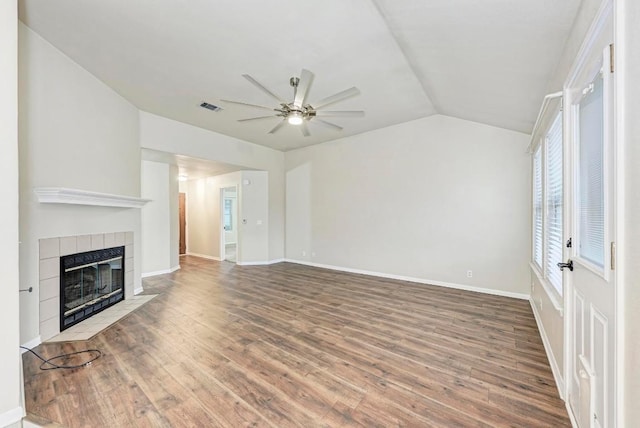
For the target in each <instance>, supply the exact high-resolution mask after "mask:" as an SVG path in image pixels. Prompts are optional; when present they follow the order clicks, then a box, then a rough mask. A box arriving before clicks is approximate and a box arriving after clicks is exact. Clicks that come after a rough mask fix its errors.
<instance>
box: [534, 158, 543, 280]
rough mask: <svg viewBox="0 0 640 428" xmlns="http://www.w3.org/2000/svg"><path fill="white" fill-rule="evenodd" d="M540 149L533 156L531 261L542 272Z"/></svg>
mask: <svg viewBox="0 0 640 428" xmlns="http://www.w3.org/2000/svg"><path fill="white" fill-rule="evenodd" d="M542 213H543V211H542V147H541V146H538V148H537V149H536V151H535V153H534V154H533V261H534V262H535V264H536V265H538V267H539V268H540V270H542V248H543V247H542Z"/></svg>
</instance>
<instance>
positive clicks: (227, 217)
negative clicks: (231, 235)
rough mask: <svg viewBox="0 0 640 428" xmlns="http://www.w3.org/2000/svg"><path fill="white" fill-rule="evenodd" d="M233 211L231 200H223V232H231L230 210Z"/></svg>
mask: <svg viewBox="0 0 640 428" xmlns="http://www.w3.org/2000/svg"><path fill="white" fill-rule="evenodd" d="M232 209H233V200H231V199H225V200H224V230H226V231H227V232H230V231H232V230H233V220H232V216H233V215H232V213H231V210H232Z"/></svg>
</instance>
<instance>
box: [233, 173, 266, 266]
mask: <svg viewBox="0 0 640 428" xmlns="http://www.w3.org/2000/svg"><path fill="white" fill-rule="evenodd" d="M241 174H242V182H241V183H242V184H241V185H240V187H239V192H238V198H239V203H238V220H239V221H238V224H239V228H238V247H237V249H238V254H237V263H238V264H247V263H264V262H268V261H269V175H268V173H267V172H266V171H241Z"/></svg>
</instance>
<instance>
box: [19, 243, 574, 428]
mask: <svg viewBox="0 0 640 428" xmlns="http://www.w3.org/2000/svg"><path fill="white" fill-rule="evenodd" d="M181 266H182V269H181V270H180V271H178V272H175V273H173V274H169V275H163V276H158V277H153V278H149V279H146V280H145V282H144V287H145V291H146V292H148V293H161V295H160V296H158V297H156V298H155V299H153V300H152V301H151V302H149V303H147V304H146V305H144V306H142V307H141V308H140V309H138V310H137V311H135V312H133V313H132V314H130V315H129V316H128V317H126V318H124V319H122V320H121V321H119V322H118V323H116V324H114V325H113V326H111V327H110V328H108V329H107V330H105V331H103V332H102V333H100V334H98V335H97V336H95V337H94V338H92V339H91V340H89V341H86V342H67V343H63V344H42V345H40V346H39V347H38V348H36V351H38V352H40V353H42V354H44V355H46V356H47V357H51V356H54V355H57V354H60V353H63V352H71V351H75V350H80V349H86V348H97V349H100V350H101V351H102V352H103V356H102V358H100V359H98V360H97V361H96V362H94V363H93V364H92V365H91V366H90V367H86V368H82V369H77V370H67V371H65V370H53V371H40V370H39V369H38V367H39V361H37V360H36V358H35V357H34V356H33V355H30V354H28V353H27V354H24V355H23V359H24V376H25V396H26V406H27V411H28V412H29V413H31V414H34V415H37V416H39V417H42V418H45V419H48V420H50V421H52V422H55V423H59V424H61V425H63V426H68V427H130V426H135V427H169V426H175V427H182V426H193V427H214V426H228V427H240V426H272V427H289V426H304V427H315V426H363V427H372V426H385V427H386V426H437V427H454V426H459V427H477V426H480V427H498V426H514V427H558V426H570V422H569V419H568V417H567V413H566V410H565V407H564V403H563V402H562V400H560V398H559V397H558V393H557V389H556V386H555V383H554V380H553V376H552V374H551V370H550V368H549V364H548V362H547V358H546V355H545V352H544V348H543V346H542V341H541V339H540V335H539V333H538V330H537V328H536V324H535V321H534V318H533V314H532V312H531V309H530V307H529V303H528V302H527V301H523V300H516V299H509V298H504V297H497V296H490V295H483V294H478V293H471V292H464V291H459V290H452V289H446V288H441V287H435V286H427V285H422V284H414V283H409V282H402V281H394V280H388V279H381V278H374V277H368V276H364V275H355V274H348V273H341V272H335V271H329V270H324V269H317V268H311V267H306V266H300V265H295V264H290V263H280V264H276V265H271V266H244V267H243V266H236V265H234V264H231V263H224V262H214V261H208V260H204V259H200V258H196V257H189V256H186V257H182V258H181ZM70 363H72V362H70Z"/></svg>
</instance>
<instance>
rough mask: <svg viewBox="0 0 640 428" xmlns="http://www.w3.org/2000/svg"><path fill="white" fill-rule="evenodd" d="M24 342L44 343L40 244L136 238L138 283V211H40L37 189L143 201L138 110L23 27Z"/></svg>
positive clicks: (48, 207) (59, 207)
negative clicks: (120, 235)
mask: <svg viewBox="0 0 640 428" xmlns="http://www.w3.org/2000/svg"><path fill="white" fill-rule="evenodd" d="M19 41H20V43H19V45H20V46H19V47H20V52H19V53H20V56H19V57H20V63H19V67H20V68H19V70H20V87H19V97H20V116H19V127H20V134H19V135H20V149H19V157H20V241H21V245H20V278H21V285H22V286H23V287H29V286H32V287H34V292H33V293H23V296H21V300H20V340H21V342H22V343H26V342H30V341H34V340H37V339H38V336H39V323H38V318H39V284H38V239H42V238H54V237H61V236H73V235H91V234H100V233H110V232H123V231H133V232H134V260H135V262H134V287H135V288H139V287H141V281H140V248H141V245H140V227H141V226H140V210H138V209H131V208H112V207H97V206H86V205H70V204H41V203H39V202H38V201H37V198H36V196H35V194H34V192H33V189H34V188H35V187H67V188H75V189H82V190H88V191H94V192H104V193H110V194H117V195H125V196H134V197H137V196H140V164H141V160H140V148H139V145H138V132H139V129H138V119H139V117H138V110H137V109H136V108H135V106H133V105H132V104H130V103H129V102H128V101H126V100H125V99H123V98H122V97H120V96H119V95H118V94H116V93H115V92H114V91H113V90H111V89H110V88H108V87H107V86H106V85H104V84H103V83H102V82H101V81H99V80H98V79H96V78H95V77H94V76H92V75H91V74H89V73H88V72H87V71H86V70H84V69H83V68H81V67H80V66H78V65H77V64H76V63H74V62H73V61H71V60H70V59H69V58H68V57H67V56H65V55H64V54H62V53H61V52H60V51H58V50H57V49H56V48H54V47H53V46H51V45H50V44H49V43H48V42H46V41H45V40H43V39H42V38H41V37H40V36H39V35H37V34H35V33H34V32H32V31H31V30H30V29H28V28H27V27H25V26H24V25H22V24H20V25H19Z"/></svg>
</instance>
